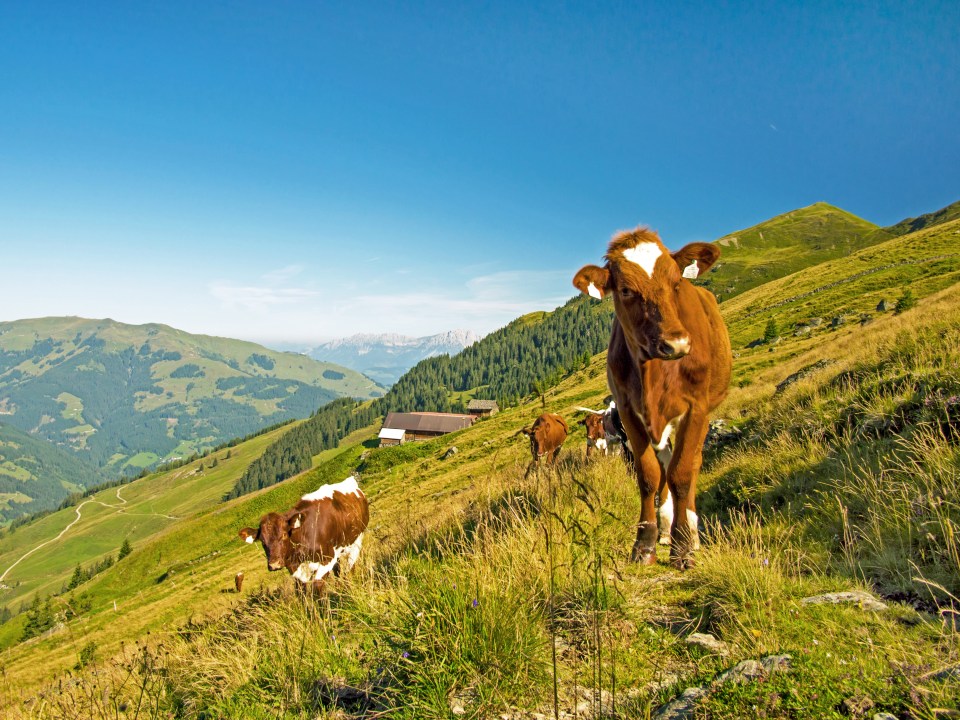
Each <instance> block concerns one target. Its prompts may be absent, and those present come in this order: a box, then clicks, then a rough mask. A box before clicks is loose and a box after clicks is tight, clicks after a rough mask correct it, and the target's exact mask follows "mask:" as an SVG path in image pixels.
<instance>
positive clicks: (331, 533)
mask: <svg viewBox="0 0 960 720" xmlns="http://www.w3.org/2000/svg"><path fill="white" fill-rule="evenodd" d="M369 519H370V515H369V510H368V508H367V498H366V496H365V495H364V494H363V492H362V491H361V490H360V488H359V486H358V485H357V481H356V479H355V478H353V477H352V476H351V477H348V478H347V479H346V480H344V481H343V482H339V483H336V484H335V485H323V486H321V487H320V488H319V489H318V490H316V491H314V492H312V493H310V494H308V495H304V496H303V497H302V498H301V499H300V502H298V503H297V504H296V505H294V506H293V507H292V508H291V509H290V510H287V511H286V512H284V513H267V514H266V515H264V516H263V517H262V518H260V527H259V528H257V529H256V530H254V529H252V528H243V529H242V530H241V531H240V537H241V538H243V539H244V540H245V541H246V542H248V543H253V542H254V541H256V540H259V541H260V542H261V543H263V549H264V552H265V553H266V556H267V569H269V570H270V571H274V570H280V569H281V568H286V569H287V570H288V571H289V572H290V574H291V575H293V576H294V577H295V578H296V579H297V580H299V581H300V582H301V583H303V584H304V585H307V584H308V583H310V584H312V587H313V589H314V590H317V591H319V590H321V589H322V588H323V582H324V578H326V576H327V574H328V573H330V572H331V571H334V572H336V573H339V571H340V569H341V568H340V565H341V563H343V562H346V565H347V567H346V569H347V570H349V569H350V568H352V567H353V565H354V563H356V561H357V558H358V557H359V556H360V546H361V545H362V544H363V531H364V530H365V529H366V527H367V522H368V521H369Z"/></svg>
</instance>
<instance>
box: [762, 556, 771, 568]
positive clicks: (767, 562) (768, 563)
mask: <svg viewBox="0 0 960 720" xmlns="http://www.w3.org/2000/svg"><path fill="white" fill-rule="evenodd" d="M769 565H770V558H764V559H763V566H764V567H768V566H769Z"/></svg>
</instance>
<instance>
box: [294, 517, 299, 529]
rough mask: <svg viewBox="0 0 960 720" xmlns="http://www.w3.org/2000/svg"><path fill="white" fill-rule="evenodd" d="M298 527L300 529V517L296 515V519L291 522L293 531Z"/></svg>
mask: <svg viewBox="0 0 960 720" xmlns="http://www.w3.org/2000/svg"><path fill="white" fill-rule="evenodd" d="M298 527H300V516H299V515H297V519H296V520H294V521H293V529H294V530H296V529H297V528H298Z"/></svg>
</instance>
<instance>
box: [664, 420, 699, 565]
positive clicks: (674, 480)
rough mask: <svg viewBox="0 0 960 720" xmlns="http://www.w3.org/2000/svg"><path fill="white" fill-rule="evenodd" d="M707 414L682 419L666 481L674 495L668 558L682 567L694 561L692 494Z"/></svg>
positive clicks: (695, 546)
mask: <svg viewBox="0 0 960 720" xmlns="http://www.w3.org/2000/svg"><path fill="white" fill-rule="evenodd" d="M707 429H708V423H707V417H706V415H701V414H699V413H694V412H691V413H689V414H688V415H687V417H686V418H684V420H683V421H682V422H681V424H680V427H679V429H678V432H677V442H676V447H675V448H674V452H673V458H672V459H671V461H670V467H669V469H668V470H667V485H668V486H669V488H670V493H671V494H672V495H673V510H674V511H673V526H672V527H671V529H670V562H671V563H672V564H673V565H675V566H676V567H678V568H680V569H681V570H683V569H685V568H688V567H690V566H692V565H693V550H694V549H699V541H698V539H697V538H695V537H694V533H697V532H698V528H697V519H696V517H697V516H696V511H695V509H694V508H695V507H696V503H695V497H696V493H697V477H698V476H699V474H700V466H701V464H702V463H703V441H704V439H705V438H706V436H707Z"/></svg>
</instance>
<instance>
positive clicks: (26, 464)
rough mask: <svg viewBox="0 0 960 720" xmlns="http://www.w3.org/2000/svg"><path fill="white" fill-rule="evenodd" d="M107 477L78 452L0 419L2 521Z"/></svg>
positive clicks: (53, 502)
mask: <svg viewBox="0 0 960 720" xmlns="http://www.w3.org/2000/svg"><path fill="white" fill-rule="evenodd" d="M105 479H106V478H105V477H104V476H103V475H102V474H100V473H99V472H98V471H97V470H96V469H95V468H93V467H90V466H89V465H88V464H87V463H85V462H83V461H82V460H81V459H80V458H78V457H76V455H75V454H73V453H71V452H68V451H66V450H62V449H60V448H58V447H56V446H55V445H52V444H50V443H48V442H46V441H44V440H40V439H38V438H35V437H31V436H30V435H28V434H27V433H25V432H23V431H22V430H19V429H17V428H15V427H14V426H12V425H8V424H7V423H4V422H0V525H3V524H5V523H6V521H8V520H12V519H14V518H17V517H20V516H22V515H29V514H32V513H35V512H38V511H40V510H46V509H49V508H51V507H56V506H57V504H59V503H60V501H61V500H63V499H64V498H65V497H66V496H67V495H69V494H70V493H73V492H78V491H80V490H83V488H86V487H91V486H93V485H96V484H98V483H101V482H103V481H104V480H105Z"/></svg>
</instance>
